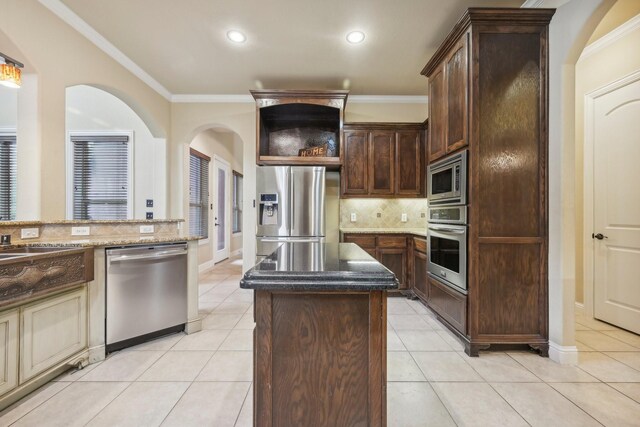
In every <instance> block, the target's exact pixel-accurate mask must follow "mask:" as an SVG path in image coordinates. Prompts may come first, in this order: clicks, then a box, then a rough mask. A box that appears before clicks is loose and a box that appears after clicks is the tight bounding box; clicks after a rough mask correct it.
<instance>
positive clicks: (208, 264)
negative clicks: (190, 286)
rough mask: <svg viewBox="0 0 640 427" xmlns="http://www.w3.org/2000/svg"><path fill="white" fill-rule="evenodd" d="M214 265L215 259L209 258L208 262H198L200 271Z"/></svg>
mask: <svg viewBox="0 0 640 427" xmlns="http://www.w3.org/2000/svg"><path fill="white" fill-rule="evenodd" d="M214 265H215V263H214V262H213V260H209V261H207V262H203V263H202V264H198V273H202V272H203V271H205V270H208V269H210V268H213V266H214Z"/></svg>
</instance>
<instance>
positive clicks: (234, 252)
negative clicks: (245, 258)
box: [229, 248, 242, 257]
mask: <svg viewBox="0 0 640 427" xmlns="http://www.w3.org/2000/svg"><path fill="white" fill-rule="evenodd" d="M236 255H242V248H240V249H236V250H235V251H233V252H231V253H230V254H229V256H230V257H232V256H236Z"/></svg>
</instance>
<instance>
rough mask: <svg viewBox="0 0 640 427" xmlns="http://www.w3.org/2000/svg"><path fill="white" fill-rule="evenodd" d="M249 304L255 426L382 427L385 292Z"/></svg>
mask: <svg viewBox="0 0 640 427" xmlns="http://www.w3.org/2000/svg"><path fill="white" fill-rule="evenodd" d="M255 296H256V301H255V316H256V329H255V330H254V358H255V361H254V381H255V383H254V426H260V427H267V426H307V425H314V426H386V337H387V334H386V324H387V319H386V298H387V296H386V292H384V291H369V292H319V291H318V292H286V291H266V290H257V291H256V295H255Z"/></svg>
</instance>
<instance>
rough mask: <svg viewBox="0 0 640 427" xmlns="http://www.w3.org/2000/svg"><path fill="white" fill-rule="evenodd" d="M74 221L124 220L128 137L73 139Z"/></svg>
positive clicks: (79, 137) (106, 136)
mask: <svg viewBox="0 0 640 427" xmlns="http://www.w3.org/2000/svg"><path fill="white" fill-rule="evenodd" d="M71 143H72V144H73V219H114V220H115V219H127V215H128V199H129V188H128V187H129V173H130V172H129V147H128V144H129V137H128V136H127V135H104V136H103V135H88V136H82V135H72V136H71Z"/></svg>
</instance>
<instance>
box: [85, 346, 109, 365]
mask: <svg viewBox="0 0 640 427" xmlns="http://www.w3.org/2000/svg"><path fill="white" fill-rule="evenodd" d="M105 357H107V349H106V347H105V345H104V344H102V345H97V346H95V347H91V348H90V349H89V364H91V363H96V362H100V361H103V360H104V359H105Z"/></svg>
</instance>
